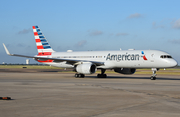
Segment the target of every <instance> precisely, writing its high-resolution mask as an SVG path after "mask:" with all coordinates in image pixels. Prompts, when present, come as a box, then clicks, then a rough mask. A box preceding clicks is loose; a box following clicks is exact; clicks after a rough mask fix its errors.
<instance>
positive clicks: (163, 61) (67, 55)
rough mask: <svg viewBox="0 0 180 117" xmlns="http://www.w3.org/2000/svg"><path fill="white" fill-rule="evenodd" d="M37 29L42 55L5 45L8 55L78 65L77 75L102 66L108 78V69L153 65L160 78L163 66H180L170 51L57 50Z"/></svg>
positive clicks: (126, 71) (133, 69) (125, 71)
mask: <svg viewBox="0 0 180 117" xmlns="http://www.w3.org/2000/svg"><path fill="white" fill-rule="evenodd" d="M33 32H34V36H35V41H36V45H37V50H38V55H35V56H26V55H18V54H10V52H9V51H8V49H7V48H6V46H5V44H4V43H3V45H4V48H5V51H6V53H7V54H8V55H10V56H19V57H26V58H33V59H35V60H36V61H38V62H40V63H44V64H47V65H51V66H55V67H61V68H74V70H75V71H76V72H77V73H76V74H75V77H82V78H83V77H85V74H93V73H95V72H96V70H97V69H101V74H98V75H97V77H98V78H106V77H107V75H106V74H105V71H106V69H114V71H115V72H117V73H121V74H134V73H135V72H136V69H137V68H151V69H152V72H153V74H152V76H151V77H150V79H151V80H156V71H157V70H159V69H160V68H171V67H175V66H177V62H176V61H175V60H174V59H173V58H172V57H171V55H169V54H168V53H165V52H162V51H157V50H119V51H82V52H73V51H72V50H68V51H67V52H56V51H54V50H53V49H52V48H51V46H50V44H49V43H48V41H47V39H46V38H45V36H44V35H43V33H42V32H41V30H40V28H39V27H38V26H33Z"/></svg>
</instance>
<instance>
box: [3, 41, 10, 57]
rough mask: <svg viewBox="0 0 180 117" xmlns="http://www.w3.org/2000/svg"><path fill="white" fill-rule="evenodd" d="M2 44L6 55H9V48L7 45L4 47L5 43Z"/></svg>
mask: <svg viewBox="0 0 180 117" xmlns="http://www.w3.org/2000/svg"><path fill="white" fill-rule="evenodd" d="M3 46H4V49H5V51H6V53H7V54H8V55H11V54H10V53H9V50H8V49H7V47H6V45H5V44H4V43H3Z"/></svg>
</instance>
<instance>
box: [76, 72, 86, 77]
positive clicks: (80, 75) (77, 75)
mask: <svg viewBox="0 0 180 117" xmlns="http://www.w3.org/2000/svg"><path fill="white" fill-rule="evenodd" d="M74 77H76V78H84V77H85V75H84V74H78V73H76V74H75V76H74Z"/></svg>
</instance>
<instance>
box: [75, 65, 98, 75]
mask: <svg viewBox="0 0 180 117" xmlns="http://www.w3.org/2000/svg"><path fill="white" fill-rule="evenodd" d="M96 70H97V68H96V65H95V64H93V63H83V64H80V65H77V66H76V71H77V72H78V73H81V74H93V73H95V72H96Z"/></svg>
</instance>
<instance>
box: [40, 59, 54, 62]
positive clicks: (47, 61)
mask: <svg viewBox="0 0 180 117" xmlns="http://www.w3.org/2000/svg"><path fill="white" fill-rule="evenodd" d="M37 61H38V62H40V63H41V62H42V63H52V62H53V60H50V59H49V60H45V61H42V60H37Z"/></svg>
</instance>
